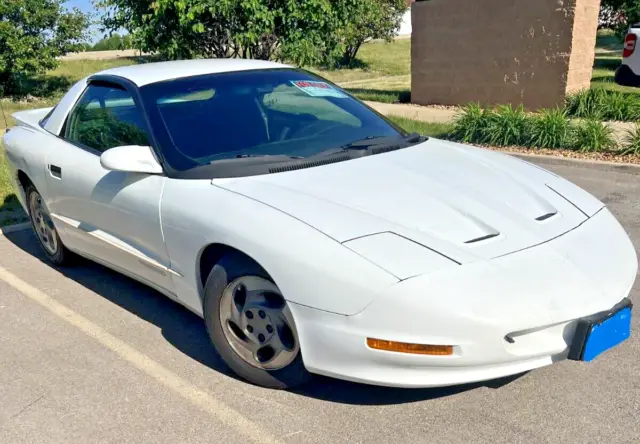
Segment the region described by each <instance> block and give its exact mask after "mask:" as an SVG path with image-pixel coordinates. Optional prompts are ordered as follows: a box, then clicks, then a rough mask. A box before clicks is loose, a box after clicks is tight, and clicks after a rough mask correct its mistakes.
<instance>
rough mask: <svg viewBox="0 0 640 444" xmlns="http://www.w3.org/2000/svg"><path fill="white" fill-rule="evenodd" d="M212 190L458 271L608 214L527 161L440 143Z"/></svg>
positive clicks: (229, 182) (226, 182) (234, 181)
mask: <svg viewBox="0 0 640 444" xmlns="http://www.w3.org/2000/svg"><path fill="white" fill-rule="evenodd" d="M212 183H213V185H215V186H218V187H221V188H225V189H227V190H229V191H233V192H235V193H238V194H241V195H244V196H246V197H249V198H252V199H255V200H258V201H260V202H262V203H264V204H266V205H269V206H271V207H274V208H276V209H278V210H280V211H283V212H285V213H287V214H289V215H291V216H292V217H294V218H296V219H298V220H300V221H302V222H304V223H305V224H308V225H310V226H312V227H314V228H315V229H317V230H319V231H321V232H323V233H325V234H326V235H327V236H330V237H331V238H333V239H335V240H336V241H338V242H341V243H345V242H348V241H349V240H353V239H356V238H360V237H364V236H368V235H372V234H376V233H384V232H392V233H396V234H398V235H400V236H402V237H405V238H407V239H410V240H412V241H414V242H417V243H419V244H422V245H424V246H426V247H428V248H430V249H433V250H435V251H437V252H439V253H441V254H443V255H446V256H447V257H449V258H450V259H452V260H454V261H456V262H459V263H468V262H472V261H475V260H479V259H491V258H495V257H498V256H503V255H505V254H509V253H512V252H515V251H520V250H523V249H525V248H529V247H531V246H534V245H538V244H541V243H544V242H546V241H548V240H550V239H553V238H556V237H558V236H560V235H562V234H564V233H566V232H568V231H571V230H572V229H574V228H575V227H577V226H578V225H580V224H581V223H583V222H584V221H586V220H587V219H588V218H589V217H590V216H592V215H593V214H595V213H596V212H597V211H598V210H599V209H600V208H602V206H603V204H602V203H601V202H599V201H598V200H596V199H595V198H594V197H592V196H591V195H589V194H588V193H586V192H585V191H583V190H581V189H580V188H578V187H577V186H575V185H573V184H571V183H570V182H568V181H566V180H564V179H561V178H560V177H558V176H556V175H554V174H552V173H549V172H547V171H545V170H543V169H541V168H539V167H536V166H534V165H532V164H529V163H527V162H524V161H522V160H520V159H517V158H514V157H511V156H507V155H504V154H501V153H497V152H493V151H489V150H485V149H481V148H475V147H470V146H466V145H461V144H456V143H451V142H445V141H441V140H436V139H429V140H428V141H426V142H424V143H421V144H419V145H415V146H412V147H410V148H405V149H402V150H398V151H393V152H389V153H385V154H378V155H373V156H367V157H362V158H358V159H355V160H350V161H344V162H340V163H335V164H330V165H324V166H320V167H313V168H306V169H301V170H296V171H290V172H284V173H277V174H270V175H261V176H251V177H243V178H231V179H214V180H213V182H212ZM256 223H260V221H259V220H257V221H256Z"/></svg>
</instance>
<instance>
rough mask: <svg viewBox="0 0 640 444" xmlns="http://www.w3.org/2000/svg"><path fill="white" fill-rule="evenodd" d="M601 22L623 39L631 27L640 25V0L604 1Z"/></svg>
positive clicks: (601, 7) (601, 9) (601, 8)
mask: <svg viewBox="0 0 640 444" xmlns="http://www.w3.org/2000/svg"><path fill="white" fill-rule="evenodd" d="M600 20H601V21H602V22H604V23H605V24H606V25H608V26H609V27H611V28H613V29H614V30H615V31H616V34H617V35H618V36H619V37H620V38H621V39H623V38H624V36H625V35H626V34H627V30H628V29H629V26H630V25H633V24H636V23H640V0H602V2H601V6H600Z"/></svg>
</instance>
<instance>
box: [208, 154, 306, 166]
mask: <svg viewBox="0 0 640 444" xmlns="http://www.w3.org/2000/svg"><path fill="white" fill-rule="evenodd" d="M298 159H302V157H299V156H287V155H285V154H244V153H243V154H238V155H237V156H234V157H227V158H223V159H213V160H210V161H209V163H210V164H212V163H220V162H222V163H236V162H247V163H252V162H254V163H255V162H260V163H263V162H264V163H269V162H285V161H289V160H298Z"/></svg>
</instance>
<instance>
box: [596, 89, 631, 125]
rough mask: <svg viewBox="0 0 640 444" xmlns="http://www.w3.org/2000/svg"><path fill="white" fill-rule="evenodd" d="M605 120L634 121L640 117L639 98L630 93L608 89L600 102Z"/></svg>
mask: <svg viewBox="0 0 640 444" xmlns="http://www.w3.org/2000/svg"><path fill="white" fill-rule="evenodd" d="M601 106H602V116H603V117H604V119H606V120H621V121H634V120H639V119H640V100H639V99H638V98H636V97H635V96H633V95H631V94H625V93H622V92H620V91H610V92H609V93H608V94H607V96H606V99H605V101H604V102H603V103H602V105H601Z"/></svg>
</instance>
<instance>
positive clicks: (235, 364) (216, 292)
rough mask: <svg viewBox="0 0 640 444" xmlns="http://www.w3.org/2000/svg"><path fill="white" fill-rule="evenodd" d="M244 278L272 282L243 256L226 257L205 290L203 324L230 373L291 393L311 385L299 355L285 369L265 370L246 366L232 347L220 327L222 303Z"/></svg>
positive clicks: (235, 254)
mask: <svg viewBox="0 0 640 444" xmlns="http://www.w3.org/2000/svg"><path fill="white" fill-rule="evenodd" d="M241 276H259V277H262V278H264V279H267V280H269V281H271V282H273V281H272V280H271V278H270V277H269V275H268V274H267V272H266V271H265V270H264V269H263V268H262V267H260V266H259V265H258V264H256V263H255V262H254V261H252V260H251V259H249V258H248V257H246V256H244V255H243V254H240V253H230V254H228V255H226V256H224V257H223V258H222V259H221V260H220V261H219V262H218V263H217V264H216V265H215V266H214V267H213V269H212V270H211V272H210V273H209V276H208V278H207V281H206V284H205V289H204V293H205V294H204V320H205V324H206V326H207V332H208V333H209V338H210V339H211V342H212V343H213V345H214V347H215V348H216V350H217V351H218V353H219V354H220V356H221V357H222V359H223V360H224V362H225V363H226V364H227V365H228V366H229V368H231V370H233V371H234V372H235V373H236V374H237V375H238V376H240V377H241V378H243V379H245V380H247V381H249V382H250V383H252V384H256V385H259V386H262V387H266V388H272V389H288V388H294V387H298V386H300V385H302V384H304V383H306V382H308V381H309V379H310V377H311V374H310V373H309V372H308V371H307V369H306V368H305V366H304V362H303V361H302V354H301V352H300V351H298V354H297V356H296V357H295V359H294V360H293V361H292V362H291V363H290V364H289V365H287V366H286V367H283V368H280V369H277V370H265V369H262V368H258V367H255V366H252V365H250V364H248V363H247V362H245V361H244V359H242V358H241V357H240V356H239V355H238V354H237V353H236V352H235V350H234V349H233V348H232V347H231V345H230V344H229V342H228V340H227V338H226V337H225V335H224V332H223V331H222V328H223V327H222V326H221V325H220V320H219V319H220V318H219V310H220V300H221V297H222V294H223V292H224V290H225V288H226V287H227V286H228V285H229V283H231V282H232V281H234V280H235V279H237V278H239V277H241ZM296 340H298V338H296Z"/></svg>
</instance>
